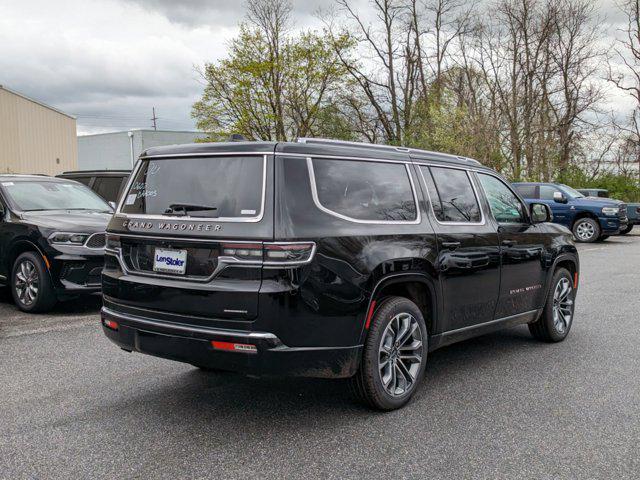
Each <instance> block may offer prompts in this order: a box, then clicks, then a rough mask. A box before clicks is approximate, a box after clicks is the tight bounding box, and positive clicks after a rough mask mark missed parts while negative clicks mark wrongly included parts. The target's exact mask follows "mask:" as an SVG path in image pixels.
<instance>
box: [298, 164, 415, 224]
mask: <svg viewBox="0 0 640 480" xmlns="http://www.w3.org/2000/svg"><path fill="white" fill-rule="evenodd" d="M309 162H310V167H311V168H310V172H311V174H312V179H313V180H314V183H315V185H314V186H313V188H314V189H315V192H314V195H315V197H316V201H317V203H319V205H320V207H321V208H322V209H324V210H325V211H328V212H329V213H331V214H334V215H337V216H339V217H342V218H345V219H346V220H355V221H364V222H404V221H407V222H410V221H414V220H416V218H417V213H416V202H415V198H414V195H413V188H412V185H411V180H410V178H409V171H408V169H407V167H406V165H404V164H401V163H383V162H369V161H352V160H326V159H314V160H309Z"/></svg>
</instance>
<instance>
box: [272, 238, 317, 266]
mask: <svg viewBox="0 0 640 480" xmlns="http://www.w3.org/2000/svg"><path fill="white" fill-rule="evenodd" d="M315 247H316V245H315V243H265V244H264V251H265V257H264V260H265V264H267V265H300V264H303V263H307V262H309V261H311V259H312V258H313V253H314V251H315Z"/></svg>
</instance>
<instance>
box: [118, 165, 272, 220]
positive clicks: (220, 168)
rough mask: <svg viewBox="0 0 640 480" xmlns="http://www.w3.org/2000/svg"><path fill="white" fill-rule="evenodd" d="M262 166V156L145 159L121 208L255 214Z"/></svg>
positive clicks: (258, 207) (259, 206)
mask: <svg viewBox="0 0 640 480" xmlns="http://www.w3.org/2000/svg"><path fill="white" fill-rule="evenodd" d="M263 168H264V159H263V157H261V156H247V157H235V156H234V157H202V158H200V157H193V158H176V159H173V158H172V159H162V160H153V159H150V160H143V161H142V164H141V165H140V168H139V170H138V171H137V173H136V176H135V177H134V179H133V182H132V183H131V187H130V188H129V191H128V192H127V193H126V195H125V197H124V204H123V206H122V211H123V212H125V213H134V214H148V215H163V214H175V215H178V214H184V212H185V211H187V214H188V215H189V216H195V217H226V218H229V217H233V218H252V217H257V216H259V215H260V213H261V211H262V190H263Z"/></svg>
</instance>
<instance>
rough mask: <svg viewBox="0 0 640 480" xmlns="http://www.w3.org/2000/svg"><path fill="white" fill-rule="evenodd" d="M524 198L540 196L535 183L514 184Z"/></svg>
mask: <svg viewBox="0 0 640 480" xmlns="http://www.w3.org/2000/svg"><path fill="white" fill-rule="evenodd" d="M514 187H515V189H516V191H517V192H518V193H519V194H520V196H521V197H522V198H538V197H537V195H536V186H535V185H514Z"/></svg>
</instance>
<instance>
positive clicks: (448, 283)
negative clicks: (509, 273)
mask: <svg viewBox="0 0 640 480" xmlns="http://www.w3.org/2000/svg"><path fill="white" fill-rule="evenodd" d="M419 169H420V172H421V174H422V179H423V181H424V186H425V187H426V191H427V193H428V197H429V200H430V203H431V206H432V208H431V211H430V212H429V213H430V215H431V216H432V222H431V223H432V225H433V228H434V230H435V232H436V236H437V242H438V260H437V263H436V265H437V268H438V272H439V277H440V285H441V289H442V298H443V304H444V305H443V317H444V318H443V319H442V325H443V331H452V330H458V329H463V328H465V327H470V326H473V325H476V324H480V323H485V322H489V321H491V320H493V314H494V311H495V307H496V301H497V299H498V290H499V285H500V256H499V249H498V235H497V232H496V228H495V226H494V225H493V224H491V223H490V222H488V221H487V219H486V217H485V215H484V212H483V210H482V209H481V208H480V202H479V197H478V194H477V186H476V185H475V184H474V182H473V179H472V177H471V176H470V174H469V172H468V171H467V170H465V169H461V168H451V167H444V166H442V167H439V166H431V167H428V166H425V165H420V166H419Z"/></svg>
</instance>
